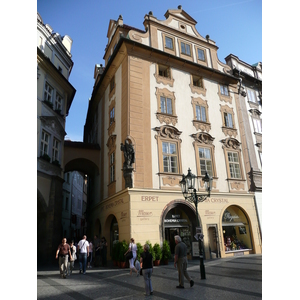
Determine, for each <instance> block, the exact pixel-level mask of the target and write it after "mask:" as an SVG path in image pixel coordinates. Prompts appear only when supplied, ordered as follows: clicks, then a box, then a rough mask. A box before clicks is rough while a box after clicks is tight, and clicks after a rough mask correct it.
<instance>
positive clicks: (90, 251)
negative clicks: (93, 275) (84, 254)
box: [87, 240, 94, 268]
mask: <svg viewBox="0 0 300 300" xmlns="http://www.w3.org/2000/svg"><path fill="white" fill-rule="evenodd" d="M93 249H94V246H93V243H92V240H90V242H89V257H88V260H87V261H88V266H87V267H88V268H92V261H93Z"/></svg>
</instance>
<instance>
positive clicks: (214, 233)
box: [207, 224, 221, 259]
mask: <svg viewBox="0 0 300 300" xmlns="http://www.w3.org/2000/svg"><path fill="white" fill-rule="evenodd" d="M217 228H218V227H217V225H216V224H215V225H209V227H208V230H207V233H208V241H209V255H210V259H213V258H218V257H221V255H220V245H219V239H218V229H217Z"/></svg>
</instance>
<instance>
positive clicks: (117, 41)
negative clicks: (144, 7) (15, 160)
mask: <svg viewBox="0 0 300 300" xmlns="http://www.w3.org/2000/svg"><path fill="white" fill-rule="evenodd" d="M196 24H197V22H196V21H195V20H194V19H193V18H192V17H191V16H190V15H189V14H188V13H186V12H185V11H184V10H183V9H182V7H181V6H179V7H178V9H169V10H168V11H167V12H166V13H165V20H158V19H157V18H156V17H155V16H153V14H152V12H149V14H146V15H145V17H144V22H143V25H144V28H145V29H144V30H140V29H137V28H133V27H131V26H129V25H126V24H124V22H123V18H122V16H121V15H120V16H119V18H118V20H116V21H115V20H110V22H109V26H108V31H107V37H108V43H107V46H106V48H105V54H104V59H105V66H102V65H98V64H96V65H95V70H94V79H95V84H94V88H93V91H92V97H91V99H90V101H89V107H88V112H87V116H86V123H85V126H84V142H85V143H92V144H99V145H100V149H101V151H100V155H99V161H98V164H99V166H101V167H100V168H99V173H98V174H95V175H94V176H93V178H91V182H92V184H91V185H90V189H89V192H90V198H89V199H91V201H89V204H88V219H89V224H91V228H90V233H89V235H90V236H94V235H95V234H97V235H98V236H105V237H106V239H107V240H108V242H109V243H108V245H109V246H108V247H109V249H108V256H110V255H111V253H112V245H113V243H114V241H116V240H120V241H121V240H126V241H129V239H130V238H131V237H134V238H135V241H136V242H139V243H141V244H142V245H143V244H144V243H145V241H146V240H149V241H150V242H151V243H152V244H154V243H159V244H160V245H162V243H163V241H164V240H168V241H169V242H170V246H171V251H172V253H173V251H174V246H175V242H174V235H175V234H179V235H180V236H181V237H182V239H183V241H184V242H185V243H186V244H187V246H188V256H189V258H193V257H197V256H198V246H197V245H198V243H197V242H196V241H195V240H194V235H195V233H196V226H197V219H196V216H195V214H196V210H195V207H194V206H193V205H191V204H190V203H188V201H185V200H184V197H183V195H182V193H181V188H180V184H179V182H180V180H181V178H182V174H183V173H186V171H187V170H188V168H190V169H191V170H192V172H193V173H194V174H196V176H197V178H196V181H197V191H199V192H205V187H204V182H203V181H202V178H203V177H204V176H205V172H206V171H207V172H208V173H209V175H210V176H212V177H213V189H212V192H211V196H210V198H208V199H207V200H206V201H205V202H203V203H200V204H199V205H198V216H197V218H198V220H199V222H200V224H201V227H202V230H203V233H204V248H205V257H206V258H209V257H211V258H214V257H228V256H232V255H241V254H252V253H261V252H262V245H261V236H260V232H259V222H258V216H257V210H256V206H255V198H254V193H253V192H252V191H251V190H250V189H249V185H248V181H247V180H248V179H247V178H248V177H247V176H248V173H247V171H248V169H246V168H245V156H244V151H245V148H244V145H243V143H244V141H243V139H242V137H241V131H240V127H239V126H240V122H239V118H238V116H239V112H238V107H237V101H238V98H239V97H240V90H239V87H240V80H239V78H238V77H237V76H235V75H234V74H233V73H232V69H231V67H230V66H229V65H227V64H225V63H222V62H221V61H219V59H218V56H217V50H218V47H217V46H216V43H215V42H214V41H213V40H211V39H210V37H209V36H206V37H205V38H204V37H202V36H201V35H200V34H199V33H198V31H197V30H196V27H195V26H196ZM124 143H127V144H128V145H130V147H131V151H132V152H131V153H134V160H130V159H129V158H128V157H127V156H126V155H127V154H126V153H125V152H124V148H122V145H123V147H124ZM120 145H121V146H120ZM125 154H126V155H125ZM127 160H128V161H129V163H127ZM124 166H125V168H124ZM125 171H127V172H129V173H130V174H129V175H128V174H127V177H126V176H124V175H125V173H126V172H125Z"/></svg>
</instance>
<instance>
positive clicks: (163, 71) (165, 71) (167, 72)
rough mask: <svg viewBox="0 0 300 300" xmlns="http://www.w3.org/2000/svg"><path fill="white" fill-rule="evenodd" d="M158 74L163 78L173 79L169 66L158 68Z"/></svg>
mask: <svg viewBox="0 0 300 300" xmlns="http://www.w3.org/2000/svg"><path fill="white" fill-rule="evenodd" d="M158 74H159V76H163V77H166V78H171V75H170V68H169V67H167V66H162V65H159V66H158Z"/></svg>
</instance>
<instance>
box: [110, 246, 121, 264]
mask: <svg viewBox="0 0 300 300" xmlns="http://www.w3.org/2000/svg"><path fill="white" fill-rule="evenodd" d="M119 248H120V245H119V241H114V242H113V249H112V260H113V263H114V266H117V265H118V259H119V257H118V253H119Z"/></svg>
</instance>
